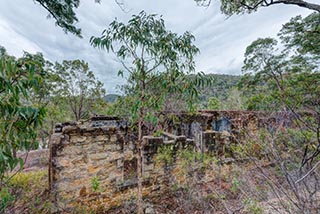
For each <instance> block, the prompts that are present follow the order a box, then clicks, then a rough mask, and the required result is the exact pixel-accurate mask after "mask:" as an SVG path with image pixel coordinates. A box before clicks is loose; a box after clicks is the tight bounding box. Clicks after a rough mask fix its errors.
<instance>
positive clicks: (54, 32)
mask: <svg viewBox="0 0 320 214" xmlns="http://www.w3.org/2000/svg"><path fill="white" fill-rule="evenodd" d="M218 2H219V1H212V5H211V6H210V7H209V8H203V7H197V6H196V4H195V3H194V1H193V0H152V1H150V0H139V1H129V0H125V1H124V3H125V9H126V10H127V11H128V12H127V13H124V12H123V11H121V9H120V8H119V7H118V5H116V3H115V2H114V1H112V0H103V1H101V4H96V3H94V1H93V0H89V1H88V0H86V1H85V0H82V1H81V4H80V7H79V9H78V10H77V14H78V18H79V24H78V26H79V27H81V28H82V33H83V36H84V38H83V39H79V38H77V37H75V36H74V35H71V34H67V35H66V34H65V33H63V31H62V30H61V29H60V28H58V27H56V26H55V25H54V20H52V19H46V16H47V12H46V11H45V10H44V9H43V8H42V7H40V6H39V5H37V4H35V3H34V2H33V1H32V0H10V1H0V45H3V46H5V47H6V49H7V50H8V52H9V53H11V54H14V55H19V54H20V55H21V53H22V50H26V51H29V52H32V53H34V52H37V51H41V52H43V54H44V56H45V57H46V58H48V59H50V60H52V61H61V60H63V59H69V60H71V59H83V60H85V61H87V62H89V65H90V67H91V69H92V70H93V71H94V72H95V74H96V75H97V77H98V78H99V79H100V80H101V81H102V82H103V83H104V84H105V87H106V89H107V92H108V93H113V92H115V91H116V85H117V84H122V83H124V80H123V79H121V78H120V77H117V71H118V70H119V69H120V68H121V65H120V63H118V62H117V60H115V57H114V56H113V55H112V54H108V53H106V52H105V51H101V50H98V49H95V48H93V47H91V46H90V44H89V39H90V37H91V36H98V35H100V34H101V32H102V30H103V29H105V28H106V27H107V26H108V24H109V23H110V22H111V21H112V20H113V19H114V18H115V17H118V19H119V20H121V21H127V20H128V19H129V18H130V17H131V15H132V14H137V13H139V12H140V11H141V10H145V11H146V12H148V13H156V14H162V15H163V18H164V20H165V22H166V25H167V27H168V28H169V29H170V30H172V31H175V32H178V33H183V32H184V31H187V30H188V31H191V32H192V33H193V34H194V35H195V36H196V45H197V46H198V47H199V48H200V51H201V54H200V55H199V56H197V57H196V61H197V69H198V70H202V71H204V72H206V73H228V74H239V73H240V68H241V65H242V61H243V54H244V51H245V48H246V46H248V45H249V44H250V43H251V42H252V41H253V40H255V39H257V38H258V37H267V36H276V34H277V32H278V31H279V29H280V28H281V25H282V24H283V23H285V22H287V21H288V20H289V19H290V17H293V16H295V15H298V14H302V15H304V16H305V15H307V14H308V13H310V11H309V10H306V9H302V8H298V7H295V6H273V7H270V8H266V9H260V10H259V11H258V12H256V13H253V14H249V15H248V14H247V15H242V16H233V17H231V18H227V17H226V16H224V15H222V14H221V13H220V11H219V3H218Z"/></svg>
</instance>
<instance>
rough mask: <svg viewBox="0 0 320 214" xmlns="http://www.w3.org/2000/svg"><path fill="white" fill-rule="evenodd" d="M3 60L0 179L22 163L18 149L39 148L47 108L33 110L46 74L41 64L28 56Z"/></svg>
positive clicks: (0, 72)
mask: <svg viewBox="0 0 320 214" xmlns="http://www.w3.org/2000/svg"><path fill="white" fill-rule="evenodd" d="M3 53H4V54H3V55H2V56H1V57H0V115H1V121H0V180H1V182H2V181H3V180H4V176H5V172H7V171H12V170H13V169H14V168H15V167H16V166H18V165H20V167H22V165H23V160H22V159H21V158H17V157H16V152H17V151H19V150H26V151H29V150H30V149H32V148H37V146H38V143H37V141H36V138H37V129H38V128H40V127H41V125H42V122H43V119H44V116H45V109H44V107H34V106H33V105H32V103H30V96H31V95H32V94H33V93H36V92H37V91H39V89H40V88H41V86H42V83H43V77H44V76H45V72H44V71H43V69H42V65H41V64H39V63H38V62H37V61H34V60H31V59H29V58H28V57H23V58H21V59H15V58H14V57H10V56H7V55H6V54H5V52H3Z"/></svg>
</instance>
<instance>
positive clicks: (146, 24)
mask: <svg viewBox="0 0 320 214" xmlns="http://www.w3.org/2000/svg"><path fill="white" fill-rule="evenodd" d="M90 41H91V44H92V45H93V46H94V47H98V48H101V49H105V50H107V51H108V52H113V53H114V54H115V55H116V56H117V57H118V58H119V59H120V62H121V63H122V65H123V70H122V71H119V73H118V74H119V75H123V74H124V72H126V73H127V74H128V83H129V85H130V89H131V90H132V91H133V93H131V95H133V96H134V104H133V106H131V113H132V115H133V121H137V123H138V143H137V148H138V158H137V159H138V164H137V165H138V167H137V168H138V169H137V170H138V213H142V212H143V208H142V192H141V191H142V166H141V164H142V163H141V162H142V160H141V159H142V154H141V150H142V146H143V145H142V138H143V135H144V134H145V133H143V126H144V124H146V122H147V121H148V119H152V120H155V119H156V118H155V117H153V116H152V115H151V114H152V112H155V111H160V110H161V109H162V107H163V104H164V101H165V98H166V96H167V95H168V94H170V93H176V94H177V96H176V99H179V97H187V98H188V99H187V100H188V104H189V107H190V108H192V107H194V101H195V99H196V97H197V88H196V84H194V83H198V84H204V83H205V82H204V78H202V77H203V74H198V75H196V78H194V80H193V81H192V82H190V81H189V82H188V81H187V79H188V78H186V74H191V73H193V72H194V70H195V62H194V55H195V54H198V53H199V49H198V48H197V47H196V46H195V45H194V44H193V41H194V36H193V35H191V34H190V33H189V32H185V33H184V34H183V35H178V34H176V33H173V32H171V31H169V30H167V29H166V27H165V24H164V20H163V19H162V18H161V17H160V18H158V17H157V16H156V15H148V14H146V13H145V12H144V11H142V12H140V13H139V14H138V15H134V16H133V17H132V18H131V19H130V20H129V21H128V23H127V24H124V23H122V22H119V21H118V20H114V21H113V22H112V23H111V24H110V25H109V27H108V28H107V29H106V30H104V31H103V32H102V35H101V36H99V37H92V38H91V39H90ZM151 110H153V111H151Z"/></svg>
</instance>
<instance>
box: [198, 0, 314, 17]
mask: <svg viewBox="0 0 320 214" xmlns="http://www.w3.org/2000/svg"><path fill="white" fill-rule="evenodd" d="M194 1H195V2H196V3H197V4H198V5H201V6H209V5H210V3H211V0H194ZM276 4H289V5H296V6H299V7H303V8H307V9H310V10H314V11H318V12H320V5H319V4H316V3H314V1H311V2H308V1H302V0H271V1H261V0H239V1H235V0H221V6H220V10H221V12H222V13H224V14H226V15H229V16H231V15H234V14H243V13H252V12H255V11H256V10H258V8H260V7H269V6H271V5H276Z"/></svg>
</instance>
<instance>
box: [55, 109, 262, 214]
mask: <svg viewBox="0 0 320 214" xmlns="http://www.w3.org/2000/svg"><path fill="white" fill-rule="evenodd" d="M240 115H242V116H243V114H240V113H239V114H238V113H237V112H231V113H230V112H219V111H218V112H217V111H211V112H202V113H200V114H195V115H189V114H180V115H176V119H175V121H174V122H172V123H171V125H170V126H169V127H168V128H167V129H166V130H163V131H165V132H163V134H162V136H160V137H153V136H145V137H144V139H143V140H144V143H143V144H144V148H143V166H142V170H143V184H144V190H143V194H144V195H147V194H149V193H150V192H153V191H155V190H159V189H161V188H162V187H164V186H165V185H166V184H167V183H168V182H167V181H168V179H179V178H177V177H175V176H174V173H175V171H176V169H175V166H176V161H177V158H176V154H177V151H178V150H181V149H186V148H189V149H190V148H191V149H193V150H197V151H201V152H204V153H205V152H213V151H220V150H221V148H222V151H221V152H222V153H223V147H221V145H225V144H227V143H230V142H231V141H232V135H231V134H232V133H236V132H237V131H238V130H239V129H240V128H241V127H245V126H247V127H250V128H251V129H253V130H254V129H256V127H257V126H258V125H257V123H258V122H257V120H256V119H255V118H256V116H255V114H252V113H250V112H249V113H248V114H244V115H245V116H246V117H248V118H250V119H249V120H248V121H246V120H241V121H239V120H237V117H240ZM217 121H232V122H230V123H225V122H222V123H221V124H224V125H223V127H222V129H226V130H222V131H221V129H220V131H216V130H215V129H216V126H219V124H218V123H217ZM217 124H218V125H217ZM220 128H221V126H220ZM132 136H134V134H133V133H129V132H128V129H127V124H126V122H125V121H121V120H119V119H118V118H115V117H95V118H92V119H91V120H90V121H87V122H84V123H65V124H58V125H57V126H56V130H55V133H54V134H53V136H52V137H51V142H50V160H49V165H50V169H49V183H50V189H51V193H52V196H53V201H54V203H55V210H53V212H64V211H69V212H72V209H73V208H74V207H79V206H84V207H90V206H102V207H104V209H107V208H109V207H112V206H117V205H118V204H119V203H120V202H121V201H122V200H128V198H130V197H131V196H132V194H134V193H135V192H136V191H135V190H134V189H135V188H136V184H137V172H136V171H137V170H136V168H137V158H136V147H135V145H136V144H135V140H134V137H132ZM163 146H170V148H173V153H172V156H173V160H174V162H173V163H171V165H170V166H168V165H161V164H158V163H157V158H156V157H157V155H158V153H159V148H161V147H163ZM94 183H95V184H98V188H97V189H96V190H94V188H93V186H94Z"/></svg>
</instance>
